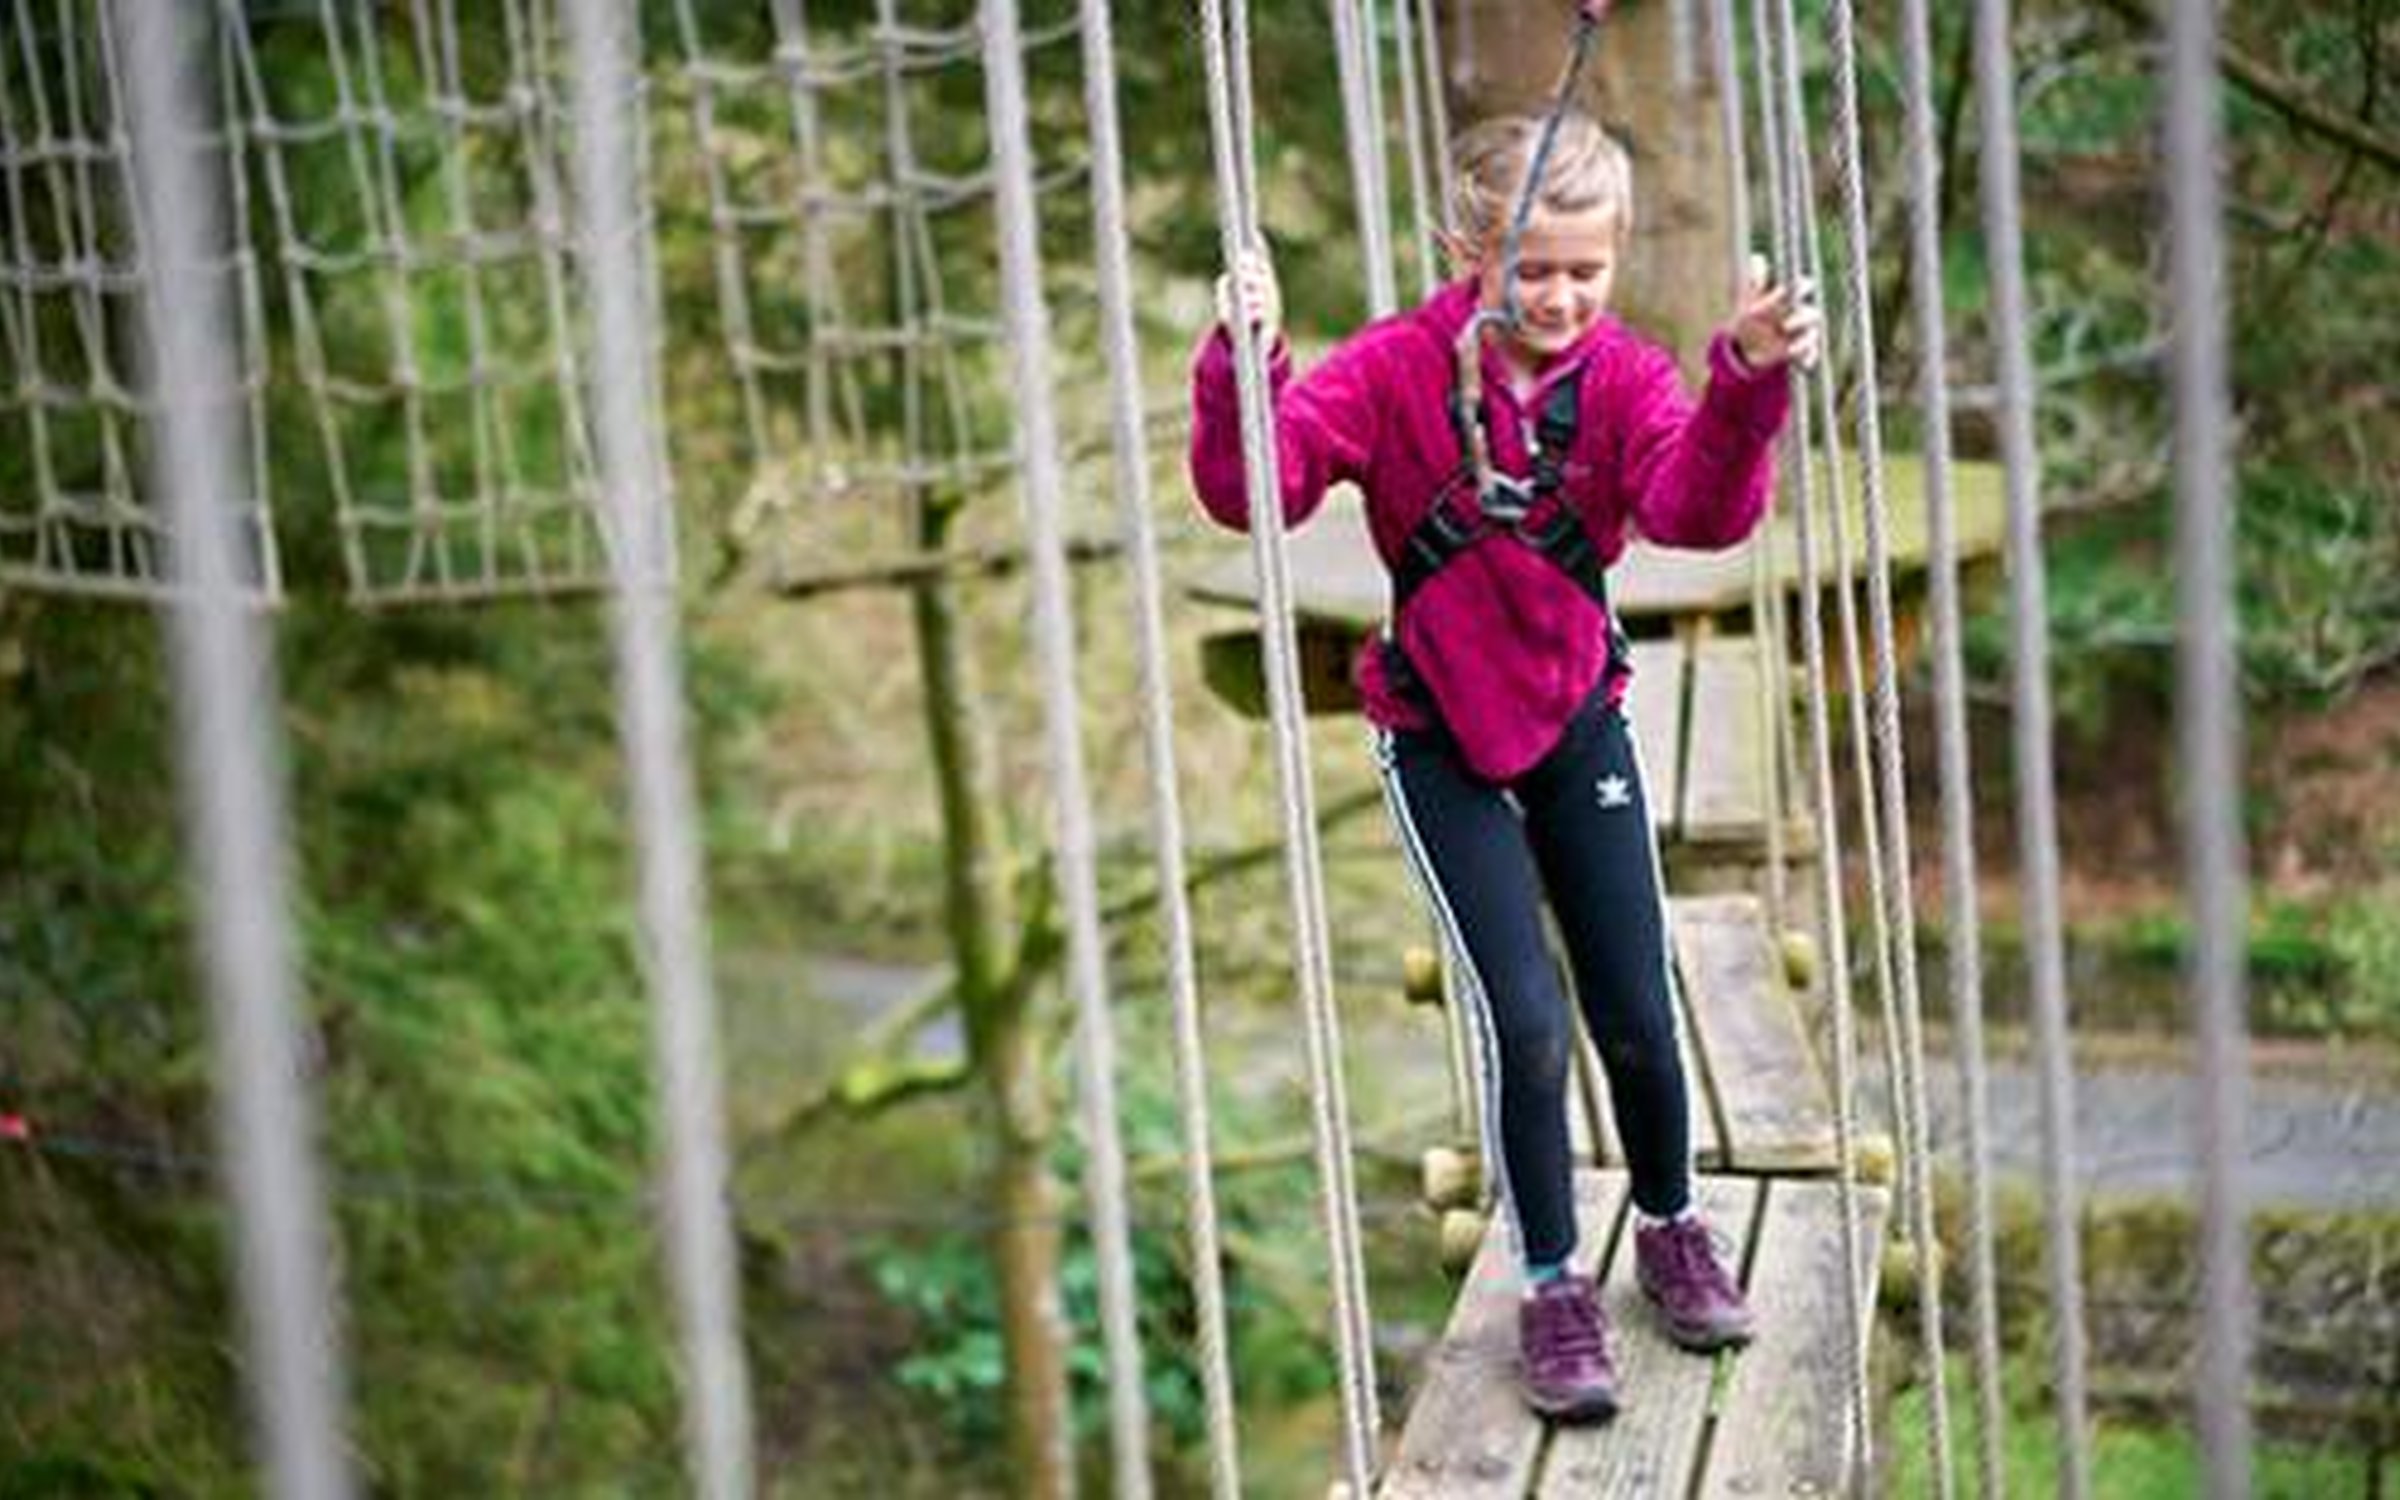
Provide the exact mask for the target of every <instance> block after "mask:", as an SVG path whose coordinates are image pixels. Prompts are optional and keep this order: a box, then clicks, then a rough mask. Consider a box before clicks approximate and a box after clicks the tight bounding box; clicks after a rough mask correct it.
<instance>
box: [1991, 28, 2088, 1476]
mask: <svg viewBox="0 0 2400 1500" xmlns="http://www.w3.org/2000/svg"><path fill="white" fill-rule="evenodd" d="M2008 13H2009V7H2008V4H2007V0H1977V4H1976V7H1975V23H1974V24H1975V37H1974V47H1975V99H1976V118H1977V122H1978V124H1979V126H1980V127H1981V136H1982V147H1983V153H1982V156H1983V161H1982V165H1983V172H1982V204H1983V231H1984V258H1985V262H1986V264H1987V266H1988V267H1989V272H1990V276H1991V283H1992V287H1991V291H1992V331H1993V342H1994V344H1995V346H1996V349H1995V353H1996V357H1997V360H1998V364H1999V386H2000V411H1999V440H2000V462H2001V472H2002V482H2003V483H2004V485H2005V486H2006V489H2007V497H2008V526H2007V538H2008V540H2007V557H2008V580H2009V646H2010V651H2009V686H2010V702H2011V706H2012V713H2011V719H2012V728H2011V734H2010V751H2011V764H2012V766H2013V768H2014V772H2015V774H2014V782H2015V788H2016V824H2017V848H2018V864H2019V874H2018V885H2019V888H2020V892H2021V895H2020V901H2021V905H2022V915H2021V917H2020V921H2021V922H2022V923H2023V926H2024V933H2025V955H2026V968H2027V971H2028V976H2029V980H2030V988H2031V1008H2032V1011H2033V1018H2034V1041H2035V1051H2036V1054H2037V1056H2038V1058H2039V1065H2040V1072H2041V1122H2042V1201H2043V1205H2044V1208H2045V1210H2046V1222H2045V1228H2046V1230H2047V1233H2046V1234H2045V1236H2044V1240H2043V1254H2044V1256H2045V1257H2046V1260H2047V1264H2048V1268H2049V1273H2050V1328H2051V1334H2050V1338H2051V1390H2052V1399H2053V1401H2054V1402H2055V1404H2056V1408H2057V1413H2058V1424H2059V1471H2058V1489H2059V1493H2060V1494H2062V1495H2064V1496H2067V1497H2069V1500H2082V1497H2083V1496H2085V1495H2088V1494H2090V1493H2091V1433H2090V1421H2089V1417H2088V1409H2089V1397H2088V1394H2087V1388H2086V1374H2085V1363H2086V1356H2085V1352H2084V1327H2083V1302H2082V1299H2083V1248H2082V1240H2081V1238H2080V1235H2081V1232H2082V1212H2081V1198H2082V1195H2081V1191H2080V1188H2079V1186H2078V1181H2077V1177H2076V1173H2075V1106H2074V1083H2073V1060H2072V1057H2071V1056H2070V1053H2069V1044H2068V1021H2067V975H2066V949H2065V932H2064V922H2063V917H2062V913H2061V909H2060V901H2059V854H2058V798H2057V788H2056V779H2057V773H2056V769H2055V765H2054V762H2053V758H2052V755H2051V747H2050V734H2051V729H2052V722H2053V721H2052V718H2051V707H2050V654H2049V653H2050V647H2049V640H2050V637H2049V621H2050V607H2049V597H2048V585H2047V579H2048V574H2047V571H2046V568H2045V564H2044V561H2043V556H2042V533H2041V503H2042V499H2041V485H2042V469H2041V453H2040V449H2039V447H2038V446H2037V445H2036V443H2035V441H2034V425H2033V417H2034V412H2033V396H2034V392H2033V356H2032V344H2031V340H2030V337H2029V335H2028V331H2027V330H2028V328H2029V326H2030V325H2029V322H2028V317H2027V306H2026V292H2025V263H2024V237H2023V230H2022V225H2021V220H2020V204H2021V201H2022V200H2021V198H2020V196H2019V188H2018V181H2017V113H2016V69H2015V64H2014V53H2013V52H2012V51H2011V49H2010V45H2009V22H2008Z"/></svg>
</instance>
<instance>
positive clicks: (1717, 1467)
mask: <svg viewBox="0 0 2400 1500" xmlns="http://www.w3.org/2000/svg"><path fill="white" fill-rule="evenodd" d="M1699 1186H1700V1202H1701V1207H1702V1210H1703V1211H1704V1212H1705V1213H1706V1214H1707V1215H1708V1216H1709V1219H1710V1221H1711V1222H1712V1223H1713V1224H1714V1225H1715V1226H1716V1228H1717V1230H1718V1232H1719V1233H1721V1234H1723V1235H1724V1236H1725V1237H1726V1239H1727V1240H1728V1242H1729V1243H1730V1244H1732V1245H1734V1246H1736V1247H1738V1251H1737V1254H1736V1257H1735V1258H1736V1261H1737V1263H1738V1264H1739V1265H1740V1266H1741V1268H1742V1279H1743V1285H1744V1287H1745V1289H1746V1290H1747V1291H1748V1293H1749V1297H1750V1301H1751V1305H1752V1306H1753V1307H1754V1308H1755V1309H1756V1310H1757V1313H1758V1319H1759V1337H1758V1341H1757V1342H1756V1343H1754V1344H1752V1345H1751V1346H1750V1347H1749V1348H1748V1349H1746V1350H1744V1351H1742V1352H1741V1353H1739V1354H1732V1355H1726V1356H1722V1357H1721V1358H1719V1359H1713V1360H1712V1359H1708V1358H1704V1357H1701V1356H1697V1355H1692V1354H1686V1353H1684V1352H1683V1351H1681V1350H1679V1349H1677V1348H1675V1347H1674V1346H1672V1345H1670V1344H1669V1343H1667V1342H1666V1340H1665V1338H1664V1337H1663V1336H1662V1335H1661V1334H1660V1333H1659V1332H1658V1331H1657V1329H1656V1326H1655V1325H1654V1323H1653V1322H1652V1320H1651V1315H1650V1311H1649V1308H1648V1306H1647V1305H1646V1304H1645V1303H1644V1302H1643V1301H1642V1298H1641V1294H1640V1292H1639V1291H1638V1290H1636V1288H1635V1286H1634V1283H1633V1266H1632V1261H1633V1253H1632V1234H1631V1230H1630V1228H1629V1226H1628V1224H1627V1222H1626V1217H1627V1216H1626V1199H1625V1179H1624V1176H1623V1175H1622V1174H1620V1173H1613V1172H1591V1173H1585V1174H1583V1175H1582V1176H1581V1177H1580V1178H1579V1179H1578V1181H1577V1184H1576V1200H1577V1202H1576V1207H1577V1213H1578V1217H1579V1218H1580V1220H1581V1223H1582V1226H1583V1249H1582V1252H1581V1256H1580V1258H1581V1259H1582V1261H1583V1264H1584V1267H1585V1269H1587V1270H1594V1271H1596V1272H1597V1274H1598V1275H1599V1276H1600V1277H1601V1280H1602V1285H1603V1297H1604V1299H1605V1301H1606V1304H1607V1307H1608V1312H1609V1321H1610V1326H1611V1330H1612V1333H1611V1337H1612V1341H1613V1349H1614V1352H1615V1355H1616V1360H1617V1369H1618V1379H1619V1387H1620V1390H1621V1391H1622V1393H1623V1400H1624V1405H1623V1409H1622V1410H1621V1411H1620V1412H1619V1413H1618V1415H1617V1417H1616V1418H1615V1420H1613V1421H1611V1422H1609V1423H1607V1424H1605V1425H1602V1426H1598V1427H1553V1426H1551V1425H1549V1424H1546V1423H1544V1422H1542V1421H1541V1420H1540V1419H1539V1418H1537V1417H1535V1416H1534V1415H1533V1413H1532V1412H1531V1411H1530V1410H1528V1409H1527V1408H1526V1406H1525V1404H1524V1403H1523V1401H1522V1400H1520V1399H1519V1397H1518V1395H1517V1387H1516V1368H1517V1353H1516V1350H1517V1342H1516V1308H1517V1299H1518V1296H1519V1293H1520V1287H1519V1280H1518V1272H1517V1267H1516V1264H1515V1250H1514V1246H1513V1245H1512V1244H1511V1243H1510V1242H1509V1236H1508V1235H1507V1234H1506V1233H1505V1232H1504V1231H1500V1230H1497V1229H1495V1230H1494V1231H1493V1232H1492V1233H1490V1234H1488V1235H1486V1236H1485V1238H1484V1243H1483V1248H1482V1251H1481V1252H1480V1253H1479V1254H1478V1255H1477V1256H1476V1259H1475V1264H1474V1266H1473V1267H1472V1268H1471V1269H1470V1270H1469V1271H1468V1273H1467V1277H1466V1280H1465V1282H1464V1283H1463V1284H1462V1285H1461V1287H1460V1289H1459V1297H1458V1303H1457V1305H1456V1306H1455V1307H1454V1308H1453V1309H1452V1311H1451V1316H1450V1324H1449V1328H1448V1330H1447V1332H1446V1333H1445V1334H1444V1336H1443V1339H1442V1342H1441V1344H1440V1346H1439V1347H1438V1348H1437V1349H1436V1350H1435V1351H1434V1353H1433V1354H1432V1355H1431V1356H1429V1357H1428V1359H1427V1361H1426V1367H1425V1374H1424V1378H1423V1381H1422V1383H1421V1385H1420V1386H1419V1388H1418V1390H1417V1393H1416V1399H1415V1401H1414V1402H1413V1403H1412V1405H1411V1408H1410V1415H1409V1421H1408V1425H1407V1428H1406V1429H1405V1430H1404V1431H1403V1432H1402V1434H1401V1438H1400V1446H1399V1449H1398V1451H1397V1452H1396V1453H1395V1455H1394V1456H1393V1458H1392V1461H1391V1463H1390V1464H1389V1465H1388V1466H1387V1468H1386V1470H1385V1474H1384V1479H1383V1484H1382V1486H1381V1489H1380V1490H1379V1493H1380V1494H1382V1495H1383V1496H1385V1497H1387V1500H1519V1497H1527V1496H1540V1497H1543V1500H1565V1497H1568V1496H1579V1497H1580V1496H1601V1495H1607V1496H1619V1495H1627V1496H1630V1495H1644V1496H1673V1497H1677V1500H1681V1497H1683V1496H1687V1495H1703V1496H1708V1495H1744V1496H1770V1495H1773V1496H1780V1495H1836V1494H1841V1493H1844V1491H1845V1489H1846V1487H1847V1484H1848V1482H1849V1478H1850V1469H1851V1465H1852V1463H1853V1462H1854V1459H1855V1455H1854V1454H1853V1453H1852V1452H1851V1445H1850V1442H1849V1437H1848V1423H1847V1422H1846V1420H1845V1411H1846V1406H1847V1402H1848V1382H1847V1380H1846V1378H1845V1377H1844V1374H1843V1372H1844V1371H1845V1370H1847V1369H1848V1368H1849V1367H1850V1366H1849V1356H1848V1352H1847V1350H1848V1338H1847V1336H1846V1334H1845V1331H1844V1328H1843V1322H1844V1319H1845V1317H1846V1313H1845V1308H1846V1305H1847V1304H1846V1302H1845V1300H1844V1297H1843V1294H1842V1281H1841V1277H1842V1219H1841V1215H1842V1208H1841V1196H1840V1195H1841V1189H1840V1187H1839V1186H1838V1185H1837V1184H1835V1183H1831V1182H1824V1181H1794V1180H1787V1179H1782V1178H1775V1179H1765V1178H1726V1177H1704V1178H1702V1179H1701V1180H1700V1185H1699ZM1857 1192H1858V1206H1859V1212H1860V1219H1861V1229H1862V1236H1861V1241H1862V1243H1863V1244H1865V1245H1867V1246H1870V1247H1872V1246H1876V1245H1879V1244H1880V1243H1881V1241H1882V1234H1883V1223H1884V1218H1885V1215H1886V1213H1887V1211H1888V1198H1887V1195H1886V1194H1885V1192H1884V1191H1883V1190H1882V1189H1880V1188H1871V1187H1861V1188H1859V1189H1858V1190H1857ZM1864 1258H1865V1261H1866V1273H1865V1274H1866V1278H1867V1284H1866V1287H1865V1292H1866V1296H1867V1305H1868V1306H1869V1307H1870V1308H1871V1307H1872V1306H1873V1298H1874V1292H1875V1288H1874V1285H1873V1277H1874V1275H1875V1267H1876V1263H1877V1259H1878V1257H1877V1256H1876V1255H1874V1254H1873V1253H1869V1254H1868V1255H1866V1256H1865V1257H1864Z"/></svg>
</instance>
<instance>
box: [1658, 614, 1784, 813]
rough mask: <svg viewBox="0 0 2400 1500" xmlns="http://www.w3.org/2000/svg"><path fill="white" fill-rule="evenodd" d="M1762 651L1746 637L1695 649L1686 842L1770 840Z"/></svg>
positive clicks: (1686, 760)
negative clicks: (1761, 709)
mask: <svg viewBox="0 0 2400 1500" xmlns="http://www.w3.org/2000/svg"><path fill="white" fill-rule="evenodd" d="M1758 672H1759V667H1758V646H1757V644H1756V643H1755V642H1754V641H1753V640H1752V639H1751V638H1750V637H1747V636H1723V637H1717V638H1713V639H1709V640H1701V641H1697V642H1695V643H1694V644H1693V647H1692V661H1691V708H1690V711H1689V717H1690V720H1691V724H1692V729H1691V731H1690V746H1689V748H1688V750H1687V751H1686V753H1685V756H1684V766H1683V781H1684V785H1683V817H1682V820H1681V822H1680V824H1679V825H1678V826H1679V829H1680V831H1681V833H1682V836H1683V838H1684V841H1685V842H1687V843H1694V844H1699V843H1755V842H1757V841H1758V840H1760V839H1762V838H1764V837H1765V836H1766V834H1765V829H1766V824H1767V782H1766V775H1767V759H1766V758H1767V754H1768V752H1769V751H1770V750H1771V749H1772V748H1773V746H1772V742H1771V741H1770V740H1769V738H1768V736H1767V732H1766V728H1765V726H1764V725H1762V724H1761V723H1760V722H1759V684H1758Z"/></svg>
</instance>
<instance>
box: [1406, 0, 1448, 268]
mask: <svg viewBox="0 0 2400 1500" xmlns="http://www.w3.org/2000/svg"><path fill="white" fill-rule="evenodd" d="M1415 4H1416V7H1417V51H1418V54H1419V57H1420V66H1422V67H1423V69H1424V76H1425V123H1426V129H1427V131H1428V132H1429V137H1430V140H1431V143H1432V146H1433V160H1432V167H1433V181H1434V194H1433V215H1434V222H1435V223H1437V224H1439V225H1441V226H1442V227H1443V228H1445V229H1447V228H1449V227H1450V209H1449V202H1450V194H1449V191H1448V184H1449V182H1450V177H1451V167H1450V94H1449V87H1450V86H1449V81H1448V79H1447V76H1446V75H1445V74H1444V73H1443V71H1442V18H1441V12H1440V8H1439V5H1438V4H1437V0H1415Z"/></svg>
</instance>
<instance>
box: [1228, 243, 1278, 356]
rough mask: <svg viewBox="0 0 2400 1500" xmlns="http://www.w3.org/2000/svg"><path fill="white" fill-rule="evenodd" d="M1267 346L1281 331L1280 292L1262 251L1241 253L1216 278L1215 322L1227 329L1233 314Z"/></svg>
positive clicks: (1231, 321) (1272, 271) (1272, 269)
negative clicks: (1245, 320)
mask: <svg viewBox="0 0 2400 1500" xmlns="http://www.w3.org/2000/svg"><path fill="white" fill-rule="evenodd" d="M1237 310H1238V312H1239V314H1240V315H1241V316H1242V317H1244V318H1246V319H1248V320H1249V323H1250V326H1251V328H1252V329H1254V330H1256V331H1257V333H1258V336H1259V337H1260V338H1261V339H1262V340H1264V341H1266V342H1267V343H1273V342H1274V341H1275V338H1276V335H1278V334H1279V333H1281V332H1282V331H1283V293H1282V292H1281V291H1280V290H1279V289H1277V287H1276V285H1275V268H1274V267H1273V266H1272V265H1270V264H1268V262H1267V254H1266V252H1265V251H1264V250H1245V251H1243V252H1242V254H1241V258H1240V259H1238V260H1236V261H1235V262H1234V263H1233V269H1232V270H1231V271H1229V272H1227V273H1226V274H1224V275H1223V276H1220V277H1218V278H1217V322H1218V323H1220V324H1222V325H1224V326H1225V327H1227V328H1231V327H1232V325H1233V320H1234V317H1235V315H1236V312H1237Z"/></svg>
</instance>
